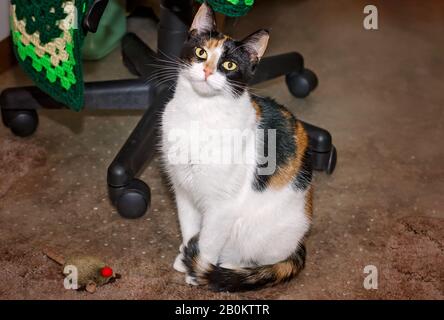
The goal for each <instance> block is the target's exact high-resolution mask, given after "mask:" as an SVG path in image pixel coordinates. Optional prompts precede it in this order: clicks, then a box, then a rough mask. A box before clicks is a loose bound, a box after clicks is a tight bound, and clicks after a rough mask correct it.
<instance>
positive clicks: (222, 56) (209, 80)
mask: <svg viewBox="0 0 444 320" xmlns="http://www.w3.org/2000/svg"><path fill="white" fill-rule="evenodd" d="M268 37H269V36H268V32H267V31H266V30H259V31H257V32H255V33H253V34H252V35H250V36H248V37H246V38H245V39H244V40H242V41H236V40H233V39H231V38H230V37H228V36H226V35H223V34H221V33H219V32H217V31H216V25H215V19H214V13H213V11H212V9H211V8H210V7H209V6H208V5H206V4H202V6H201V7H200V8H199V11H198V12H197V14H196V16H195V18H194V21H193V24H192V25H191V28H190V33H189V37H188V40H187V41H186V42H185V44H184V48H183V51H182V56H181V58H182V59H183V60H184V62H185V63H186V67H184V68H183V69H182V70H181V74H182V75H184V77H185V79H187V80H188V81H189V82H190V84H191V86H192V88H193V89H194V90H195V91H196V92H197V93H198V94H200V95H202V96H217V95H231V96H234V97H236V96H239V95H241V94H242V93H243V92H244V90H245V89H246V86H247V84H248V82H249V81H250V79H251V78H252V76H253V73H254V70H255V67H256V65H257V63H258V62H259V60H260V59H261V57H262V55H263V54H264V52H265V49H266V47H267V43H268Z"/></svg>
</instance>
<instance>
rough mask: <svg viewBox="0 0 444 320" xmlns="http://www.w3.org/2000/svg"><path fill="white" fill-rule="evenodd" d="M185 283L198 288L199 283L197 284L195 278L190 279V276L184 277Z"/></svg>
mask: <svg viewBox="0 0 444 320" xmlns="http://www.w3.org/2000/svg"><path fill="white" fill-rule="evenodd" d="M185 282H186V283H188V284H189V285H192V286H198V285H199V283H197V280H196V278H195V277H192V276H190V275H187V276H186V277H185Z"/></svg>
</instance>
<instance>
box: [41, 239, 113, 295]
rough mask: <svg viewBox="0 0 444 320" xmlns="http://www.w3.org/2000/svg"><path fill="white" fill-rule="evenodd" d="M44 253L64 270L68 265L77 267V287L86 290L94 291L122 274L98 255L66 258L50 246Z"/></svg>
mask: <svg viewBox="0 0 444 320" xmlns="http://www.w3.org/2000/svg"><path fill="white" fill-rule="evenodd" d="M43 253H44V254H45V255H46V256H47V257H48V258H50V259H51V260H53V261H55V262H57V263H58V264H59V265H61V266H63V269H62V272H63V271H64V270H65V269H66V267H71V268H72V267H75V268H76V269H77V289H78V290H79V289H80V290H82V289H84V290H86V291H88V292H89V293H94V292H95V291H96V289H97V287H100V286H102V285H104V284H107V283H110V282H114V281H115V280H116V279H119V278H120V277H121V276H120V274H118V273H115V272H114V271H113V269H112V268H111V267H110V266H109V265H108V264H106V263H105V262H103V261H101V260H100V259H98V258H96V257H91V256H72V257H67V258H64V257H63V256H62V255H60V254H58V253H56V252H55V251H54V250H52V249H50V248H45V249H44V250H43Z"/></svg>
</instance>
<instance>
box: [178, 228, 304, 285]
mask: <svg viewBox="0 0 444 320" xmlns="http://www.w3.org/2000/svg"><path fill="white" fill-rule="evenodd" d="M305 254H306V253H305V246H304V245H303V244H301V245H300V246H299V247H298V248H297V249H296V250H295V252H294V253H293V254H292V255H290V257H288V258H287V259H286V260H284V261H281V262H278V263H275V264H269V265H263V266H257V267H248V268H239V269H228V268H224V267H221V266H216V265H213V264H208V263H205V262H204V261H202V259H201V258H200V256H199V246H198V237H197V236H195V237H193V238H192V239H191V240H190V241H189V242H188V245H187V246H186V247H185V249H184V258H183V262H184V264H185V266H186V268H187V271H188V275H189V276H191V277H193V278H194V280H196V281H197V283H198V284H199V285H208V286H209V287H210V288H211V289H213V290H215V291H230V292H235V291H247V290H256V289H260V288H262V287H266V286H272V285H276V284H278V283H282V282H286V281H289V280H290V279H292V278H293V277H295V276H296V275H297V274H298V273H299V271H301V270H302V269H303V268H304V265H305Z"/></svg>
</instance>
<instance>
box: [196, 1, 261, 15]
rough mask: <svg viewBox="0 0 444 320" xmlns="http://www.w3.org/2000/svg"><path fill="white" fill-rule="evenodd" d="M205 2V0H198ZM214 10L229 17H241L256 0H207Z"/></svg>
mask: <svg viewBox="0 0 444 320" xmlns="http://www.w3.org/2000/svg"><path fill="white" fill-rule="evenodd" d="M197 1H199V2H201V3H202V2H203V1H204V0H197ZM206 3H208V4H209V5H210V6H211V8H213V10H214V11H216V12H219V13H222V14H224V15H226V16H229V17H241V16H244V15H246V14H247V13H248V11H250V9H251V7H252V6H253V3H254V0H206Z"/></svg>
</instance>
